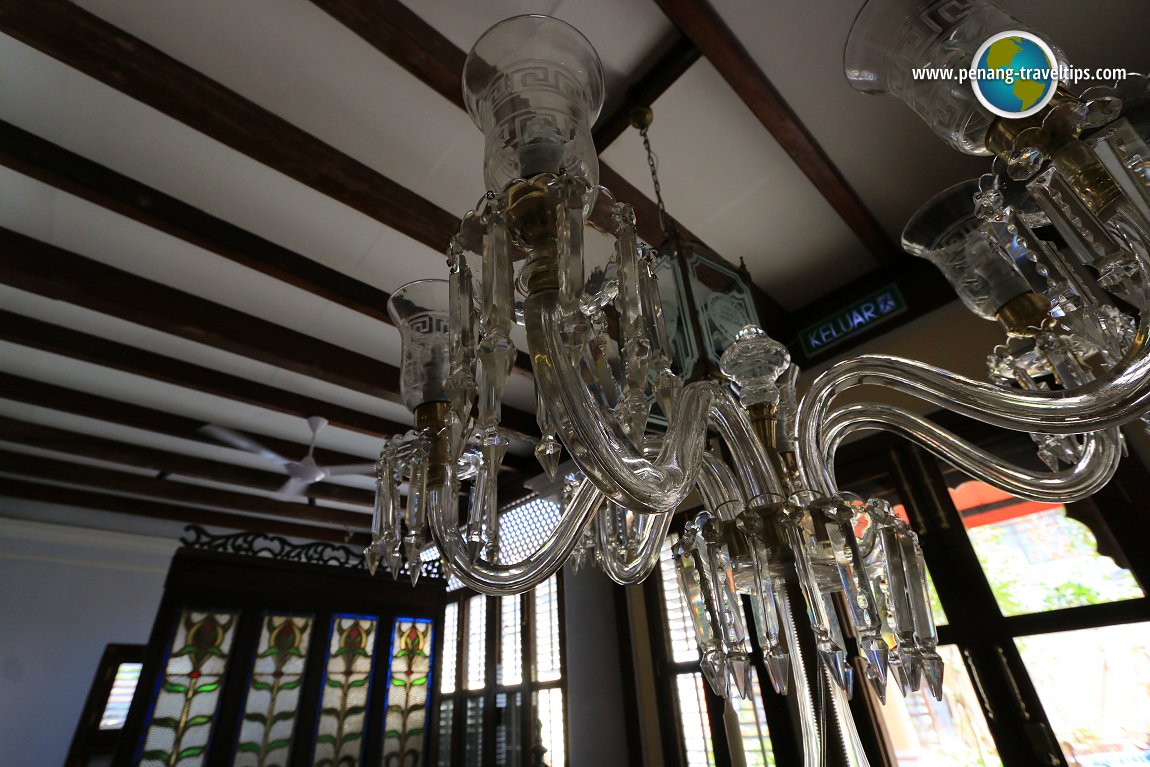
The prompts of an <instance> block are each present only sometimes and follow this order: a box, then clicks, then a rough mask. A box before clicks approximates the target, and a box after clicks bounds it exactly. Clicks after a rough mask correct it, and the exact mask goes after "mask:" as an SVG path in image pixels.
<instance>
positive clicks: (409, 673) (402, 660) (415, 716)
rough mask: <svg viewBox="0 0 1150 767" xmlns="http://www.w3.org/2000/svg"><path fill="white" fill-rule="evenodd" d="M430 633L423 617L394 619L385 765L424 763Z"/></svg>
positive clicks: (398, 765) (384, 754) (394, 766)
mask: <svg viewBox="0 0 1150 767" xmlns="http://www.w3.org/2000/svg"><path fill="white" fill-rule="evenodd" d="M431 637H432V630H431V621H429V620H427V619H424V618H396V619H395V628H394V630H393V631H392V635H391V662H390V664H389V666H388V677H387V713H386V715H385V720H384V727H383V765H384V767H404V766H405V765H410V764H422V763H423V761H422V756H423V731H424V730H425V729H426V722H427V699H428V696H427V687H428V677H429V676H430V674H431Z"/></svg>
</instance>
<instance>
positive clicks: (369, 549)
mask: <svg viewBox="0 0 1150 767" xmlns="http://www.w3.org/2000/svg"><path fill="white" fill-rule="evenodd" d="M363 558H364V560H366V562H367V571H368V573H370V574H371V575H375V571H376V570H377V569H379V563H380V561H381V560H382V559H383V545H382V544H381V543H380V542H379V539H376V540H374V541H372V542H371V543H370V544H368V545H367V546H366V547H365V548H364V550H363Z"/></svg>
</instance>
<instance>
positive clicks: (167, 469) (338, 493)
mask: <svg viewBox="0 0 1150 767" xmlns="http://www.w3.org/2000/svg"><path fill="white" fill-rule="evenodd" d="M0 439H3V440H5V441H8V442H12V443H15V444H18V445H22V446H26V447H33V448H38V449H41V450H51V451H55V452H58V453H67V454H69V455H75V456H83V457H85V458H94V459H97V460H101V461H108V462H110V463H119V464H123V465H125V466H133V467H135V468H138V469H149V470H151V471H154V472H157V473H160V474H163V475H165V476H168V475H179V476H184V477H194V478H196V479H205V480H210V481H212V482H220V483H223V484H228V485H239V486H241V487H246V488H252V489H255V490H263V491H266V492H273V493H274V492H276V491H277V490H279V488H280V487H281V486H282V485H283V484H284V482H286V481H287V480H288V477H287V475H286V474H284V473H282V472H276V471H272V470H261V469H251V468H248V467H246V466H236V465H235V464H231V463H223V462H221V461H212V460H209V459H206V458H199V457H197V456H191V455H184V454H183V453H173V452H170V451H167V450H157V449H155V448H148V447H141V446H139V445H133V444H130V443H128V442H120V441H117V440H112V439H105V438H102V437H90V436H88V435H87V434H80V433H78V432H74V431H66V430H64V429H57V428H54V427H51V426H44V425H41V424H37V423H30V422H28V421H21V420H18V419H15V418H7V417H4V416H0ZM269 465H270V464H269ZM321 465H322V464H321ZM304 495H305V496H306V497H308V498H315V499H316V500H321V501H337V502H339V503H348V504H355V505H357V506H364V507H370V506H371V505H372V503H373V502H374V498H375V494H374V493H372V492H371V491H370V490H361V489H359V488H355V487H347V486H344V485H336V484H333V483H330V482H316V483H313V484H311V485H309V486H308V487H307V488H305V492H304Z"/></svg>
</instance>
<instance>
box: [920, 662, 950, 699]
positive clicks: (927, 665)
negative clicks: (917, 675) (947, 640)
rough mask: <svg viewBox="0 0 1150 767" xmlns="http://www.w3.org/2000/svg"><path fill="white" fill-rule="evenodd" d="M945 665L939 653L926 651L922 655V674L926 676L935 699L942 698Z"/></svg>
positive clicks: (928, 686) (928, 687)
mask: <svg viewBox="0 0 1150 767" xmlns="http://www.w3.org/2000/svg"><path fill="white" fill-rule="evenodd" d="M944 670H945V667H944V666H943V663H942V658H940V657H939V656H938V654H937V653H933V652H932V653H924V654H923V656H922V674H923V676H924V677H925V678H926V686H927V689H928V690H930V694H931V695H933V696H934V699H935V700H938V701H941V700H942V676H943V671H944Z"/></svg>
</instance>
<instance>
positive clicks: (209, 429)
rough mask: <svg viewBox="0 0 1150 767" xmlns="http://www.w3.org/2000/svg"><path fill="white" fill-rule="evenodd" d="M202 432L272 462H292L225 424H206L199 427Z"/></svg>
mask: <svg viewBox="0 0 1150 767" xmlns="http://www.w3.org/2000/svg"><path fill="white" fill-rule="evenodd" d="M197 431H199V433H200V434H203V435H204V436H207V437H211V438H212V439H214V440H217V441H219V442H223V443H224V444H225V445H231V446H232V447H234V448H236V449H237V450H245V451H247V452H249V453H255V454H256V455H258V456H260V457H261V458H265V459H267V460H269V461H271V462H272V463H278V464H281V465H282V464H288V463H291V461H289V460H288V459H287V458H284V457H283V456H282V455H280V454H279V453H277V452H276V451H274V450H272V449H271V448H270V447H265V446H264V445H261V444H260V443H259V442H256V441H255V440H254V439H252V438H251V437H249V436H247V435H246V434H241V433H240V432H238V431H235V430H233V429H228V428H226V427H224V426H216V425H215V424H211V423H209V424H205V425H203V426H201V427H200V428H199V429H197Z"/></svg>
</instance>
